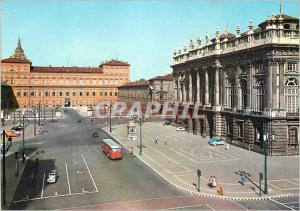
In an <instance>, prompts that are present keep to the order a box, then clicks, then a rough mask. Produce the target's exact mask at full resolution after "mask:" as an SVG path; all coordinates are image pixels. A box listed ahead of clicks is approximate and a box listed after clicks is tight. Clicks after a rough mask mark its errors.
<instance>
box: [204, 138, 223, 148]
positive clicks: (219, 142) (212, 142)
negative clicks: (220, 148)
mask: <svg viewBox="0 0 300 211" xmlns="http://www.w3.org/2000/svg"><path fill="white" fill-rule="evenodd" d="M208 144H210V145H212V146H217V145H224V144H225V140H224V139H221V138H218V137H213V138H211V139H209V140H208Z"/></svg>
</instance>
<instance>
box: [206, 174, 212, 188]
mask: <svg viewBox="0 0 300 211" xmlns="http://www.w3.org/2000/svg"><path fill="white" fill-rule="evenodd" d="M212 184H213V176H210V178H209V180H208V184H207V185H208V187H210V188H212V187H213V185H212Z"/></svg>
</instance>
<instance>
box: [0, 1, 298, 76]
mask: <svg viewBox="0 0 300 211" xmlns="http://www.w3.org/2000/svg"><path fill="white" fill-rule="evenodd" d="M279 2H280V0H172V1H171V0H110V1H109V0H72V1H71V0H26V1H25V0H2V1H1V58H7V57H9V56H11V55H12V54H13V52H14V50H15V48H16V45H17V40H18V38H19V37H20V39H21V42H22V47H23V49H24V51H25V54H26V55H27V57H28V58H29V59H30V60H31V61H32V65H34V66H49V65H52V66H98V65H99V64H100V63H101V62H102V61H105V60H110V59H116V58H117V59H119V60H123V61H126V62H128V63H129V64H130V65H131V80H138V79H141V78H144V79H149V78H151V77H154V76H157V75H163V74H168V73H171V72H172V68H171V67H170V65H172V56H173V51H174V50H175V49H177V50H178V49H180V48H181V49H182V48H183V47H184V46H185V45H188V42H189V40H191V39H193V40H194V43H196V41H195V40H196V38H197V37H198V36H201V37H202V40H204V36H205V33H206V32H208V33H209V34H210V37H211V38H212V37H213V35H214V34H215V31H216V28H217V27H219V28H220V30H221V32H224V30H225V29H226V28H227V27H228V30H229V31H230V32H232V33H235V29H236V26H237V25H240V27H241V32H243V31H246V30H247V28H248V23H249V20H253V22H254V25H255V26H256V25H258V24H259V23H261V22H263V21H264V20H265V19H266V18H267V16H268V15H269V14H278V13H279ZM282 12H283V13H284V14H287V15H290V16H294V17H298V18H299V1H298V0H283V1H282Z"/></svg>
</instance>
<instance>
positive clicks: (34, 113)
mask: <svg viewBox="0 0 300 211" xmlns="http://www.w3.org/2000/svg"><path fill="white" fill-rule="evenodd" d="M33 115H34V136H36V109H35V108H34V112H33Z"/></svg>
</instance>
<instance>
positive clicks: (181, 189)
mask: <svg viewBox="0 0 300 211" xmlns="http://www.w3.org/2000/svg"><path fill="white" fill-rule="evenodd" d="M102 129H103V130H104V131H105V132H106V133H107V134H108V135H110V136H111V137H113V138H114V139H115V140H116V141H117V142H118V143H119V144H120V145H122V146H123V147H124V148H125V149H126V150H129V149H128V148H127V147H126V146H125V145H124V144H123V143H122V142H120V141H119V139H118V138H116V137H115V136H114V135H112V134H111V133H109V132H108V131H106V128H102ZM135 157H136V158H138V159H139V160H140V161H141V162H142V163H144V164H145V165H147V166H148V167H149V168H150V169H151V170H152V171H154V172H155V173H156V174H157V175H159V176H160V177H161V178H162V179H163V180H165V181H166V182H167V183H168V184H169V185H170V186H172V187H173V188H175V189H177V190H179V191H181V192H185V193H188V194H191V195H196V196H204V197H208V198H212V199H220V200H232V201H262V200H270V199H278V198H288V197H292V196H295V195H296V194H282V195H274V196H262V197H230V196H218V195H211V194H207V193H200V192H195V191H191V190H188V189H185V188H182V187H179V186H177V185H175V184H173V182H170V181H169V180H168V179H167V178H166V177H165V176H163V175H162V174H161V173H160V172H158V171H157V170H155V169H153V168H152V167H151V165H149V164H148V163H147V162H146V161H144V160H143V159H142V158H141V157H140V156H135Z"/></svg>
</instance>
